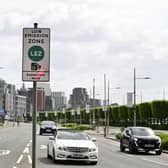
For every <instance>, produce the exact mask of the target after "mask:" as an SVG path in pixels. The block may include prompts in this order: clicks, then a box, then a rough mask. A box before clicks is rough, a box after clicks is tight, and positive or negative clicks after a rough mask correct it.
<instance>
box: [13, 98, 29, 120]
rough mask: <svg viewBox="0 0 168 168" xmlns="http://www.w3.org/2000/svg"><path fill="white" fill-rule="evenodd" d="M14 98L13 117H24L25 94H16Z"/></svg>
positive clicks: (25, 110)
mask: <svg viewBox="0 0 168 168" xmlns="http://www.w3.org/2000/svg"><path fill="white" fill-rule="evenodd" d="M15 98H16V100H15V103H16V104H15V118H18V117H19V118H20V119H21V120H23V119H24V116H26V112H27V109H26V96H21V95H16V97H15Z"/></svg>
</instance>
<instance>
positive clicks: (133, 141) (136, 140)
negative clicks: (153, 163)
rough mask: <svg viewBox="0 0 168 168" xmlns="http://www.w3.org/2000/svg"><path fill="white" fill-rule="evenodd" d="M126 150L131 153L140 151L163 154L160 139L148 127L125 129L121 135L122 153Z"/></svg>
mask: <svg viewBox="0 0 168 168" xmlns="http://www.w3.org/2000/svg"><path fill="white" fill-rule="evenodd" d="M125 148H128V149H129V151H130V153H136V152H138V151H145V152H149V151H155V152H156V154H157V155H160V154H161V153H162V151H161V139H160V137H158V136H156V135H155V134H154V132H153V130H152V129H151V128H147V127H128V128H125V129H124V131H123V132H122V133H121V139H120V151H122V152H123V151H125Z"/></svg>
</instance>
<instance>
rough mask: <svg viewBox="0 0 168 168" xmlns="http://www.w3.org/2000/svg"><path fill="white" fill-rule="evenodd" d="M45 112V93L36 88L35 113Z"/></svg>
mask: <svg viewBox="0 0 168 168" xmlns="http://www.w3.org/2000/svg"><path fill="white" fill-rule="evenodd" d="M44 110H45V91H44V89H43V88H37V111H44Z"/></svg>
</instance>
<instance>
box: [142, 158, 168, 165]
mask: <svg viewBox="0 0 168 168" xmlns="http://www.w3.org/2000/svg"><path fill="white" fill-rule="evenodd" d="M141 159H142V160H145V161H148V162H152V163H155V164H158V165H162V166H168V163H162V162H157V161H154V160H150V159H145V158H141Z"/></svg>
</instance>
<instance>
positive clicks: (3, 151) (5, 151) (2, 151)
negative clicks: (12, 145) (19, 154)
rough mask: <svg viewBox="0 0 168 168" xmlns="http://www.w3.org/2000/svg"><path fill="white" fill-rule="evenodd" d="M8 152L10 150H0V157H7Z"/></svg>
mask: <svg viewBox="0 0 168 168" xmlns="http://www.w3.org/2000/svg"><path fill="white" fill-rule="evenodd" d="M10 152H11V151H10V150H0V156H3V155H9V153H10Z"/></svg>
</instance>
